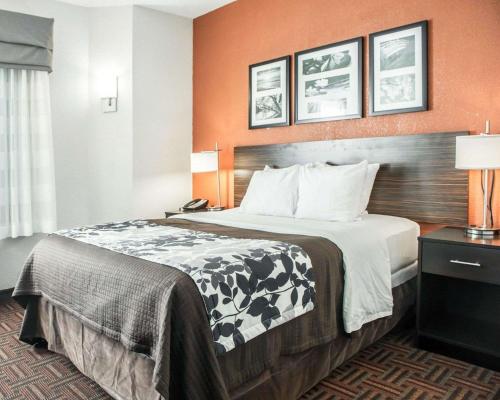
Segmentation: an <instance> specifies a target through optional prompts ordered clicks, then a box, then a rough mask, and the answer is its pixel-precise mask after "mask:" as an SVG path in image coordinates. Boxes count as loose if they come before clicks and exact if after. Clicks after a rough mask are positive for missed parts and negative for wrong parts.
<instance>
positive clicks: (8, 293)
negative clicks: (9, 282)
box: [0, 288, 14, 301]
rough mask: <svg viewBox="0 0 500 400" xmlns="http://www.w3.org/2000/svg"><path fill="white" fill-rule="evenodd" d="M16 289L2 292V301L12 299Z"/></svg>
mask: <svg viewBox="0 0 500 400" xmlns="http://www.w3.org/2000/svg"><path fill="white" fill-rule="evenodd" d="M13 291H14V288H11V289H4V290H0V301H4V300H8V299H10V298H11V297H12V292H13Z"/></svg>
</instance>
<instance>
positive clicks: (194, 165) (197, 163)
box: [191, 151, 218, 173]
mask: <svg viewBox="0 0 500 400" xmlns="http://www.w3.org/2000/svg"><path fill="white" fill-rule="evenodd" d="M217 155H218V154H217V152H216V151H204V152H202V153H192V154H191V172H193V173H196V172H211V171H217V167H218V162H217Z"/></svg>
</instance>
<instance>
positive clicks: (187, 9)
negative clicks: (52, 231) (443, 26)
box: [59, 0, 236, 18]
mask: <svg viewBox="0 0 500 400" xmlns="http://www.w3.org/2000/svg"><path fill="white" fill-rule="evenodd" d="M59 1H62V2H64V3H70V4H74V5H78V6H83V7H113V6H129V5H140V6H143V7H147V8H152V9H154V10H158V11H163V12H167V13H170V14H175V15H180V16H183V17H188V18H196V17H199V16H200V15H204V14H206V13H208V12H210V11H213V10H216V9H217V8H219V7H222V6H225V5H226V4H229V3H232V2H234V1H236V0H59Z"/></svg>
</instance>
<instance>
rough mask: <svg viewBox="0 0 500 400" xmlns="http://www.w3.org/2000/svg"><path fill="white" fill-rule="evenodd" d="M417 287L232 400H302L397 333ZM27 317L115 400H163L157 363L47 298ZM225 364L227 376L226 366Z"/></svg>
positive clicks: (397, 291) (283, 363)
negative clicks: (383, 312)
mask: <svg viewBox="0 0 500 400" xmlns="http://www.w3.org/2000/svg"><path fill="white" fill-rule="evenodd" d="M415 285H416V279H415V278H414V279H412V280H410V281H408V282H406V283H404V284H402V285H401V286H398V287H396V288H394V289H393V298H394V309H393V315H392V316H391V317H387V318H381V319H378V320H376V321H373V322H371V323H368V324H366V325H365V326H364V327H363V328H362V329H361V330H359V331H357V332H355V333H354V334H352V335H350V336H348V335H341V336H339V337H337V338H336V339H334V340H332V341H331V342H329V343H326V344H324V345H320V346H316V347H314V348H311V349H309V350H307V351H305V352H302V353H299V354H294V355H282V356H281V357H280V358H279V360H278V362H277V363H274V365H272V366H270V368H268V369H267V370H266V371H264V373H262V374H260V375H259V376H254V377H252V378H250V379H249V380H248V381H247V382H246V383H244V384H243V385H240V386H239V387H237V388H232V389H229V391H230V397H231V399H233V400H246V399H256V398H261V399H283V400H285V399H286V400H289V399H297V398H299V397H300V396H301V395H302V394H304V393H305V392H306V391H308V390H309V389H311V388H312V387H313V386H315V385H316V384H317V383H318V382H319V381H320V380H321V379H323V378H325V377H326V376H328V375H329V374H330V372H331V371H332V370H333V369H335V368H337V367H338V366H340V365H341V364H342V363H344V362H345V361H346V360H348V359H349V358H351V357H352V356H354V355H355V354H357V353H358V352H359V351H360V350H362V349H364V348H365V347H367V346H369V345H370V344H372V343H374V342H375V341H377V340H378V339H380V338H381V337H382V336H384V335H385V334H387V333H388V332H389V331H390V330H391V329H393V328H394V327H395V326H396V325H397V324H398V322H400V321H401V320H402V319H403V317H404V316H405V315H406V314H407V313H408V311H409V310H410V309H411V308H412V306H413V305H414V304H415ZM27 312H33V313H35V314H37V316H36V318H35V319H34V321H36V324H37V327H36V331H37V332H38V335H37V336H38V337H39V338H41V339H45V341H46V342H47V344H48V349H49V350H50V351H53V352H55V353H59V354H62V355H64V356H66V357H67V358H69V359H70V360H71V361H72V363H73V364H74V365H75V366H76V367H77V368H78V369H79V370H80V371H81V372H82V373H83V374H84V375H86V376H88V377H89V378H90V379H92V380H94V381H95V382H96V383H98V384H99V385H100V386H101V387H102V388H103V389H104V390H105V391H106V392H108V393H109V394H110V395H111V396H112V397H113V398H115V399H118V400H162V399H163V397H162V396H160V395H159V394H158V393H157V392H156V391H155V390H154V385H153V384H152V376H153V369H154V362H153V361H152V359H150V358H149V357H146V356H144V355H142V354H139V353H134V352H131V351H129V350H127V349H126V348H125V347H124V346H123V345H122V344H120V343H119V342H116V341H113V340H112V339H110V338H108V337H107V336H104V335H102V334H98V333H96V332H94V331H93V330H92V329H90V328H88V327H86V326H84V325H83V324H82V323H81V322H80V321H79V320H77V319H76V318H74V317H73V316H71V315H70V314H69V313H67V312H65V311H63V310H61V309H60V308H58V307H56V306H54V305H52V304H51V303H50V302H49V301H48V300H46V299H44V298H38V299H37V301H36V304H31V305H30V306H29V307H28V309H27ZM221 361H222V362H221V368H222V371H223V372H224V362H223V360H221ZM173 364H174V365H175V360H173ZM193 385H196V382H193ZM206 399H210V393H207V394H206ZM173 400H178V399H173ZM199 400H203V399H199Z"/></svg>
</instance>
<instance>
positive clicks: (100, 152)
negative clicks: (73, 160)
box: [88, 7, 133, 223]
mask: <svg viewBox="0 0 500 400" xmlns="http://www.w3.org/2000/svg"><path fill="white" fill-rule="evenodd" d="M132 11H133V8H132V7H106V8H93V9H91V10H90V42H89V44H90V47H89V55H90V116H91V118H90V129H89V132H88V134H89V138H90V149H89V174H90V176H91V179H90V192H91V193H92V196H91V199H90V219H91V222H92V223H98V222H105V221H117V220H123V219H127V218H130V217H131V215H132V200H131V199H132V174H133V162H132V155H133V149H132V145H133V144H132V114H133V109H132ZM110 74H111V75H112V74H115V75H116V76H118V93H119V98H118V112H116V113H107V114H103V113H102V112H101V99H100V93H99V83H100V82H101V81H102V78H103V77H106V76H108V75H110Z"/></svg>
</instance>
